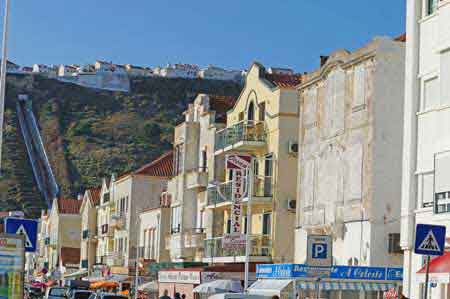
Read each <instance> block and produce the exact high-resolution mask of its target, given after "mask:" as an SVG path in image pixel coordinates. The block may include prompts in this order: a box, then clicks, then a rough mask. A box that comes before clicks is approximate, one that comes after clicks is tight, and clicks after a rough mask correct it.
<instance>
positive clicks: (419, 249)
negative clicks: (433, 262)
mask: <svg viewBox="0 0 450 299" xmlns="http://www.w3.org/2000/svg"><path fill="white" fill-rule="evenodd" d="M444 249H445V226H441V225H429V224H417V226H416V242H415V246H414V252H415V253H417V254H422V255H443V254H444Z"/></svg>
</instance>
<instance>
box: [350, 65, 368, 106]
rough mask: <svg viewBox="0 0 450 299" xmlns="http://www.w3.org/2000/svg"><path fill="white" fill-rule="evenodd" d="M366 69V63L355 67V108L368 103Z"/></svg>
mask: <svg viewBox="0 0 450 299" xmlns="http://www.w3.org/2000/svg"><path fill="white" fill-rule="evenodd" d="M365 76H366V70H365V67H364V65H357V66H356V67H355V72H354V79H353V109H358V108H360V107H361V106H363V105H364V104H365V103H366V94H365V89H366V80H365ZM358 110H359V109H358Z"/></svg>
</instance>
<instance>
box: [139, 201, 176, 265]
mask: <svg viewBox="0 0 450 299" xmlns="http://www.w3.org/2000/svg"><path fill="white" fill-rule="evenodd" d="M169 232H170V207H168V206H159V207H156V208H151V209H147V210H144V211H142V212H141V213H140V214H139V248H140V252H139V259H140V260H143V261H144V262H145V261H152V262H155V263H161V262H169V261H170V252H169V249H167V248H166V243H165V237H166V236H167V234H168V233H169Z"/></svg>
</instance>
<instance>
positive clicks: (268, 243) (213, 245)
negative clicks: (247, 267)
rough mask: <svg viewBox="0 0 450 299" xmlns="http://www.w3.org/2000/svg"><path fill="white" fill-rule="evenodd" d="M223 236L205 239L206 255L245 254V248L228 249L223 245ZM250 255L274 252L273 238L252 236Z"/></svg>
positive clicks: (265, 254) (227, 255) (207, 256)
mask: <svg viewBox="0 0 450 299" xmlns="http://www.w3.org/2000/svg"><path fill="white" fill-rule="evenodd" d="M222 239H223V237H219V238H212V239H206V240H205V247H204V248H205V257H206V258H211V257H235V256H244V255H245V248H242V249H239V250H226V249H224V248H223V246H222ZM250 242H251V246H250V248H251V251H250V256H267V257H270V256H271V254H272V239H271V237H270V236H269V235H252V236H250Z"/></svg>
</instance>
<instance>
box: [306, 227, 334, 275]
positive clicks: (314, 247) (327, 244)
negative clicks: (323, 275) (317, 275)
mask: <svg viewBox="0 0 450 299" xmlns="http://www.w3.org/2000/svg"><path fill="white" fill-rule="evenodd" d="M307 243H308V244H307V245H308V248H307V258H306V264H307V265H308V266H312V267H330V266H331V264H332V261H333V254H332V248H333V247H332V246H333V245H332V244H333V243H332V239H331V236H328V235H308V240H307Z"/></svg>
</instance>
